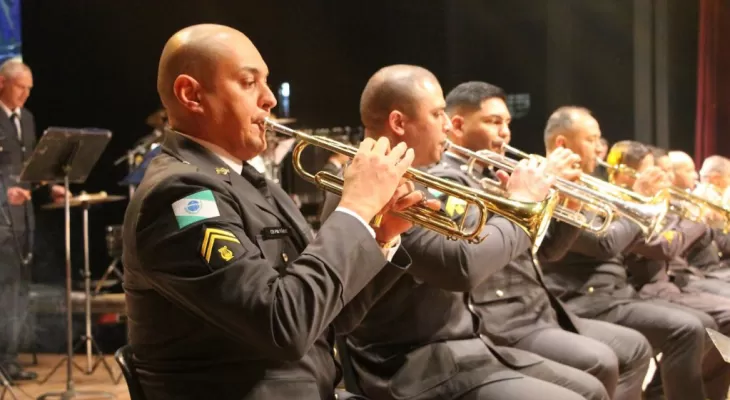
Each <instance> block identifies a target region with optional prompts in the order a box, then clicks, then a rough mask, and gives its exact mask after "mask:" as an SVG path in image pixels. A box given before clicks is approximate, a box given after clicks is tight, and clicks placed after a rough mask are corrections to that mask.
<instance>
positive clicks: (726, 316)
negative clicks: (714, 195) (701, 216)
mask: <svg viewBox="0 0 730 400" xmlns="http://www.w3.org/2000/svg"><path fill="white" fill-rule="evenodd" d="M664 229H665V233H664V236H663V237H662V238H660V239H659V240H660V241H672V242H673V247H674V248H675V251H673V252H672V253H673V254H671V255H674V256H675V257H674V258H673V259H672V260H671V261H669V262H667V261H666V260H661V259H656V258H650V257H645V256H642V255H639V254H637V253H630V254H628V255H627V256H626V259H625V262H626V265H627V267H628V270H629V272H631V273H632V275H633V276H632V282H633V283H634V285H635V286H636V287H637V288H638V290H639V296H640V297H641V298H643V299H662V300H666V301H668V302H670V303H674V304H679V305H681V306H685V307H689V308H691V309H695V310H698V311H701V312H703V313H705V314H707V315H709V316H710V317H712V319H713V320H714V323H715V324H716V325H717V328H715V327H714V326H712V325H711V323H710V322H707V321H705V322H704V324H705V325H706V326H709V327H712V328H715V329H717V330H719V331H720V332H722V333H724V334H726V335H728V334H730V299H728V298H726V297H722V296H718V295H715V294H711V293H705V292H703V291H702V290H700V289H698V288H695V287H692V286H690V285H686V284H684V285H681V286H678V285H677V284H675V282H674V281H673V278H672V277H670V276H669V274H668V271H669V268H668V265H672V266H673V267H672V269H675V270H677V271H679V270H683V271H688V270H693V269H694V268H691V267H690V266H689V265H688V264H687V263H686V261H685V259H684V258H683V257H684V255H685V254H686V252H687V251H689V249H691V248H692V247H694V246H697V245H698V242H700V241H701V240H702V239H703V238H705V237H707V236H709V235H708V232H709V231H710V229H709V228H707V226H706V225H704V224H698V223H695V222H691V221H687V220H680V219H678V218H676V219H673V220H672V221H671V222H670V224H668V225H667V226H666V227H665V228H664ZM699 245H700V246H702V247H706V244H702V243H700V244H699ZM703 280H704V279H697V280H695V282H699V281H703ZM703 375H705V376H709V377H714V379H712V380H709V381H707V382H705V391H706V392H707V396H708V398H711V399H723V400H724V399H725V397H726V396H727V392H728V388H729V387H730V365H728V364H727V363H725V361H724V360H723V359H722V357H721V355H720V354H719V353H718V352H717V351H711V352H710V353H709V354H708V355H707V358H706V360H705V362H704V364H703Z"/></svg>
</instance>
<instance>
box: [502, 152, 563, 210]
mask: <svg viewBox="0 0 730 400" xmlns="http://www.w3.org/2000/svg"><path fill="white" fill-rule="evenodd" d="M554 183H555V177H554V176H551V175H547V174H546V171H545V163H540V162H538V161H537V160H536V159H534V158H531V159H529V160H528V159H523V160H522V161H520V162H519V163H518V164H517V165H516V166H515V169H514V171H512V175H511V176H510V177H509V180H508V181H507V193H508V195H509V198H510V199H513V200H517V201H524V202H535V201H542V200H544V199H545V197H547V195H548V193H550V188H551V187H552V186H553V184H554Z"/></svg>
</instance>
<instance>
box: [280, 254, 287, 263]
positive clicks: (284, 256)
mask: <svg viewBox="0 0 730 400" xmlns="http://www.w3.org/2000/svg"><path fill="white" fill-rule="evenodd" d="M281 259H282V260H284V262H289V256H288V255H286V253H281Z"/></svg>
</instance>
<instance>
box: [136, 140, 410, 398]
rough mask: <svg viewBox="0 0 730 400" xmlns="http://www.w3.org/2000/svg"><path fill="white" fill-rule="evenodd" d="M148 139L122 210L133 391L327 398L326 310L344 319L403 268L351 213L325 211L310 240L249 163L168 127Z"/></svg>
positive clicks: (353, 316) (330, 340)
mask: <svg viewBox="0 0 730 400" xmlns="http://www.w3.org/2000/svg"><path fill="white" fill-rule="evenodd" d="M162 146H163V147H162V152H161V154H160V155H159V156H157V157H156V158H155V159H154V160H153V161H152V163H151V164H150V166H149V168H148V170H147V172H146V175H145V177H144V180H143V181H142V183H141V185H140V186H139V188H138V190H137V191H136V192H135V195H134V197H133V198H132V200H131V203H130V205H129V208H128V210H127V213H126V216H125V220H124V265H125V268H126V271H125V272H126V276H125V282H124V288H125V292H126V299H127V312H128V315H129V342H130V344H131V346H132V348H133V350H134V354H135V361H136V363H137V365H138V373H139V378H140V381H141V384H142V387H143V388H144V391H145V393H146V395H147V398H149V399H235V400H240V399H292V398H298V399H332V398H333V397H334V386H335V384H336V382H337V380H338V377H337V375H338V371H337V367H336V364H335V361H334V358H333V350H332V349H333V345H334V331H335V329H334V328H333V326H332V323H333V321H334V320H335V318H336V317H337V316H338V314H340V312H341V311H342V310H343V307H344V308H345V309H348V310H349V311H348V312H347V313H346V314H347V318H343V319H338V320H337V321H335V323H336V324H338V325H339V326H340V327H339V328H338V329H343V330H346V329H348V327H350V326H353V325H354V324H356V323H357V321H358V320H359V319H360V318H361V314H362V313H364V312H365V311H366V310H367V309H368V308H369V304H368V303H372V302H373V301H375V300H376V299H377V297H378V296H379V294H380V293H381V292H382V291H384V290H386V289H387V288H388V287H390V285H391V284H392V283H393V282H394V281H395V279H397V278H398V277H399V276H400V275H401V274H402V273H403V271H404V270H403V269H402V268H396V267H395V266H394V265H387V263H386V260H385V259H384V257H383V254H382V251H381V249H380V247H379V246H378V245H377V243H376V242H375V240H374V238H373V237H372V235H371V233H370V232H369V231H368V229H367V227H366V226H365V225H364V224H363V223H361V222H360V221H358V220H357V218H355V217H353V216H351V215H348V214H347V213H344V212H336V213H334V214H333V215H332V217H331V219H330V221H328V223H327V224H325V225H324V226H323V227H322V229H321V230H320V231H319V234H318V236H317V238H315V239H313V238H312V236H311V230H310V228H309V227H308V226H307V224H306V222H305V220H304V218H303V217H302V215H301V214H300V213H299V211H298V210H297V208H296V206H295V205H294V203H293V202H292V201H291V199H290V198H289V196H287V194H286V193H284V192H283V191H282V190H281V189H280V188H279V187H278V186H276V185H273V184H272V183H270V182H268V181H266V180H264V179H263V177H262V176H261V175H260V174H257V173H256V172H255V170H254V169H253V167H252V166H250V165H247V164H246V165H244V168H243V170H244V172H243V173H244V174H246V176H247V177H246V178H244V177H243V176H242V175H239V174H238V173H237V172H236V171H233V170H231V169H230V167H229V166H228V165H226V164H225V163H224V162H223V161H221V159H220V158H218V157H216V156H215V155H214V154H213V153H211V152H209V151H208V150H206V149H205V148H204V147H202V146H201V145H199V144H198V143H196V142H194V141H193V140H190V139H189V138H186V137H184V136H182V135H179V134H176V133H169V132H168V133H167V137H166V138H165V141H164V143H163V145H162ZM394 262H396V263H397V264H398V265H400V266H401V267H406V266H408V265H409V263H410V259H409V258H408V256H407V253H405V252H404V251H399V254H396V255H395V259H394ZM379 272H380V274H379ZM376 275H377V276H378V278H377V279H376V280H375V281H373V278H374V277H375V276H376ZM371 281H373V282H371ZM369 283H370V284H369ZM373 283H376V284H379V285H381V286H380V287H374V286H373ZM349 307H352V308H349Z"/></svg>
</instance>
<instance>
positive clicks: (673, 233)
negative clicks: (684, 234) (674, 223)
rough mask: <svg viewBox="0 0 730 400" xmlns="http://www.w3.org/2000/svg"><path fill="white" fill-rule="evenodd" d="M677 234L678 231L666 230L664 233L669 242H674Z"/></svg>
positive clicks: (663, 235)
mask: <svg viewBox="0 0 730 400" xmlns="http://www.w3.org/2000/svg"><path fill="white" fill-rule="evenodd" d="M675 236H677V232H676V231H664V233H662V237H663V238H664V239H666V241H667V242H668V243H669V244H672V241H673V240H674V237H675Z"/></svg>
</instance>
